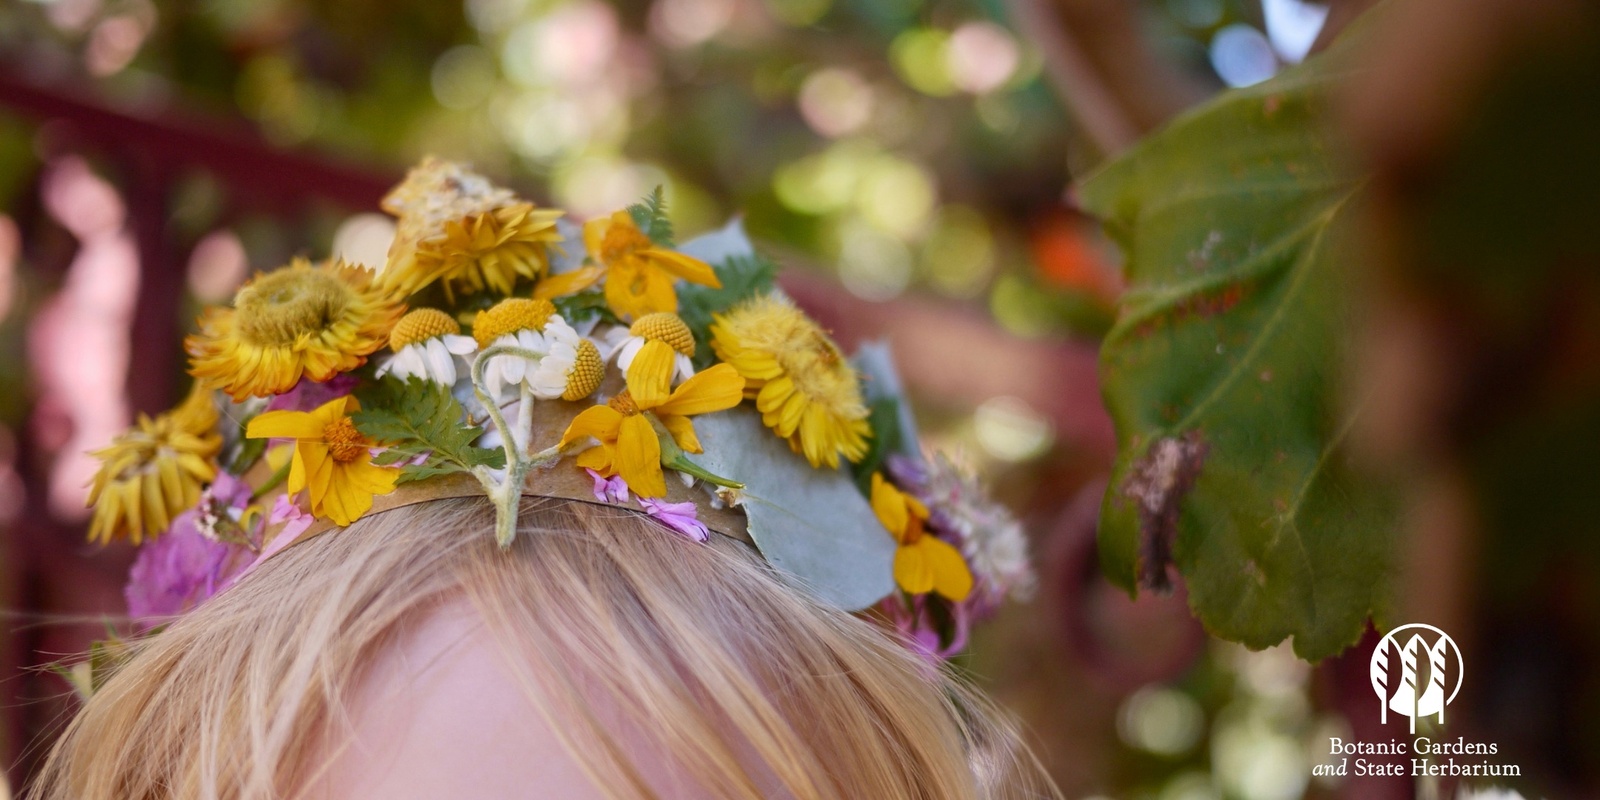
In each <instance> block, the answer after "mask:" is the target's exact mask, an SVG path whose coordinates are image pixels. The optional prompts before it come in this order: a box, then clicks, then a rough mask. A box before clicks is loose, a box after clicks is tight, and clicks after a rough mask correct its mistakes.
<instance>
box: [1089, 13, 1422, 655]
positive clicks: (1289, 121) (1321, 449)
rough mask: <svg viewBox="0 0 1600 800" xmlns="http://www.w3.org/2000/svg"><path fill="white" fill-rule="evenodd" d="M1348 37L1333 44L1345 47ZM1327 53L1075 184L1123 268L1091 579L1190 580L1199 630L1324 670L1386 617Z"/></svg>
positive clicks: (1392, 514) (1383, 553) (1383, 498)
mask: <svg viewBox="0 0 1600 800" xmlns="http://www.w3.org/2000/svg"><path fill="white" fill-rule="evenodd" d="M1349 38H1350V37H1349V35H1348V34H1347V35H1346V37H1345V39H1346V40H1348V39H1349ZM1346 40H1341V43H1340V45H1339V46H1336V47H1335V48H1334V49H1332V50H1330V51H1329V52H1328V53H1326V54H1324V55H1322V56H1320V57H1317V58H1314V59H1312V60H1310V61H1307V62H1306V63H1305V64H1304V65H1302V66H1301V67H1299V68H1296V69H1293V70H1290V71H1287V72H1285V73H1283V74H1282V75H1280V76H1279V77H1277V78H1274V79H1272V80H1270V81H1267V82H1265V83H1262V84H1258V85H1256V86H1254V87H1251V88H1248V89H1242V90H1236V91H1231V92H1227V93H1224V94H1223V95H1221V96H1219V97H1218V98H1216V99H1215V100H1213V101H1212V102H1210V103H1207V104H1206V105H1204V106H1202V107H1200V108H1198V109H1196V110H1194V111H1193V112H1191V113H1189V114H1187V115H1185V116H1183V117H1181V118H1179V119H1178V120H1176V121H1175V122H1173V123H1172V124H1171V125H1170V126H1169V127H1167V128H1166V129H1165V130H1163V131H1161V132H1159V133H1157V134H1155V135H1153V136H1152V137H1150V138H1148V139H1147V140H1145V141H1144V142H1142V143H1141V144H1140V145H1138V146H1137V147H1135V148H1134V149H1133V150H1132V151H1131V152H1129V153H1128V154H1126V155H1125V156H1123V157H1122V158H1120V159H1119V160H1117V161H1116V162H1114V163H1112V164H1110V165H1109V166H1107V167H1106V168H1104V169H1103V170H1102V171H1101V172H1099V173H1098V174H1097V175H1094V176H1091V177H1090V178H1089V180H1088V181H1087V182H1086V183H1085V184H1084V185H1083V186H1082V189H1081V197H1082V200H1083V203H1084V205H1085V207H1086V208H1087V209H1089V210H1090V211H1091V212H1093V213H1095V214H1097V215H1098V216H1100V217H1101V218H1102V219H1103V220H1104V222H1105V226H1106V230H1107V231H1108V232H1109V233H1110V234H1111V235H1112V236H1113V237H1114V238H1115V239H1116V240H1117V242H1118V244H1119V245H1121V247H1122V249H1123V251H1124V253H1125V254H1126V256H1127V264H1126V273H1127V277H1128V283H1129V288H1128V290H1127V293H1126V294H1125V295H1124V297H1123V298H1122V300H1121V308H1120V310H1119V314H1118V317H1117V322H1116V325H1115V326H1114V327H1113V328H1112V330H1111V331H1110V332H1109V333H1108V334H1107V336H1106V338H1105V341H1104V344H1103V347H1102V350H1101V373H1102V375H1103V391H1104V393H1105V400H1106V405H1107V407H1108V409H1109V410H1110V412H1111V415H1112V418H1113V420H1114V421H1115V423H1116V429H1117V439H1118V445H1119V453H1118V457H1117V461H1116V466H1115V468H1114V472H1113V475H1112V479H1111V482H1110V485H1109V489H1108V491H1107V494H1106V498H1105V501H1104V505H1103V507H1102V511H1101V523H1100V550H1101V558H1102V565H1103V567H1104V569H1105V570H1106V572H1107V574H1108V575H1109V576H1110V577H1111V578H1112V579H1113V580H1114V581H1115V582H1117V583H1119V584H1121V585H1122V586H1124V587H1126V588H1128V589H1129V590H1130V591H1133V592H1137V591H1138V590H1140V589H1154V590H1164V589H1166V588H1168V587H1169V580H1170V579H1169V573H1168V570H1169V568H1170V567H1175V568H1176V570H1177V571H1178V573H1180V574H1181V575H1182V576H1183V579H1184V582H1185V584H1186V586H1187V590H1188V593H1189V602H1190V605H1191V606H1192V608H1193V610H1194V611H1195V613H1196V614H1197V615H1198V616H1199V618H1200V620H1201V622H1202V623H1204V625H1205V626H1206V628H1207V630H1209V631H1211V632H1212V633H1213V634H1215V635H1217V636H1220V637H1222V638H1225V639H1231V640H1234V641H1238V642H1242V643H1244V644H1246V645H1248V646H1250V647H1255V648H1260V647H1267V646H1270V645H1273V644H1276V643H1278V642H1280V641H1282V640H1284V639H1285V638H1286V637H1293V638H1294V647H1295V651H1296V652H1297V653H1298V654H1299V655H1301V656H1302V657H1304V658H1308V659H1318V658H1322V657H1325V656H1330V655H1333V654H1335V653H1338V652H1339V651H1340V650H1342V649H1343V648H1345V647H1347V646H1349V645H1351V644H1353V643H1355V641H1356V640H1357V639H1358V638H1359V637H1360V636H1361V633H1362V631H1363V630H1364V627H1365V624H1366V620H1367V619H1368V617H1369V615H1373V614H1378V615H1380V616H1381V613H1382V611H1383V607H1384V604H1385V598H1386V591H1387V581H1388V578H1389V575H1390V570H1391V560H1390V553H1389V550H1390V544H1391V538H1392V536H1393V531H1394V529H1395V526H1396V511H1395V504H1394V503H1393V501H1392V498H1391V497H1390V496H1389V494H1388V492H1387V491H1386V490H1385V489H1383V488H1382V487H1380V486H1377V485H1375V484H1374V483H1373V482H1371V481H1369V480H1368V479H1366V478H1364V477H1363V476H1361V475H1360V474H1358V473H1357V472H1356V471H1354V470H1353V469H1351V468H1350V467H1349V465H1348V464H1347V458H1346V454H1345V452H1344V449H1343V443H1344V439H1345V436H1346V434H1347V433H1348V432H1349V430H1350V429H1351V426H1352V423H1353V421H1354V418H1355V415H1356V413H1357V412H1358V410H1359V402H1356V403H1348V402H1345V401H1346V400H1347V399H1348V398H1345V397H1343V396H1342V392H1341V386H1340V381H1339V375H1340V371H1341V368H1342V366H1343V361H1344V360H1345V358H1346V353H1347V350H1348V348H1349V345H1350V342H1349V331H1351V330H1353V329H1354V323H1355V320H1354V319H1353V311H1352V305H1351V303H1350V299H1351V292H1352V287H1351V285H1350V283H1351V280H1350V279H1351V273H1352V272H1353V269H1352V267H1353V261H1352V259H1353V258H1354V257H1355V256H1353V255H1352V253H1351V251H1350V250H1349V249H1348V248H1346V247H1345V246H1344V242H1345V241H1346V239H1345V237H1344V235H1343V234H1344V232H1345V228H1346V224H1347V223H1348V222H1349V220H1350V219H1351V217H1352V216H1353V211H1354V210H1355V209H1356V208H1357V207H1358V206H1359V203H1360V199H1361V187H1362V181H1361V179H1360V175H1359V174H1358V173H1357V172H1356V171H1355V170H1354V169H1353V168H1351V167H1350V166H1349V165H1348V164H1346V163H1345V162H1343V161H1342V160H1341V159H1340V158H1339V157H1338V156H1337V150H1338V148H1337V146H1336V143H1335V142H1333V141H1330V139H1329V137H1328V136H1327V134H1326V133H1325V132H1324V121H1325V118H1326V117H1327V114H1328V109H1329V105H1330V102H1331V98H1332V94H1333V93H1334V91H1335V90H1336V89H1337V88H1338V86H1339V85H1340V84H1341V82H1342V80H1343V79H1344V78H1345V77H1346V76H1347V75H1348V74H1349V70H1348V67H1347V66H1346V65H1347V63H1348V59H1349V51H1350V50H1351V49H1352V48H1353V47H1355V46H1356V45H1355V44H1353V43H1351V42H1350V41H1346Z"/></svg>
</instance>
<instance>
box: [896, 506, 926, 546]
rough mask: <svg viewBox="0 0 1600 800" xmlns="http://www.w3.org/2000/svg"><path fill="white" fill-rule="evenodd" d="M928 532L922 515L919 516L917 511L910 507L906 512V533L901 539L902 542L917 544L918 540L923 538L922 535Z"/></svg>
mask: <svg viewBox="0 0 1600 800" xmlns="http://www.w3.org/2000/svg"><path fill="white" fill-rule="evenodd" d="M927 532H928V529H927V528H926V527H924V525H923V519H922V517H919V516H917V515H916V513H914V512H911V511H910V510H909V509H908V510H907V514H906V530H905V533H904V538H902V539H901V540H900V543H901V544H916V543H917V542H918V540H920V539H921V538H922V535H923V534H924V533H927Z"/></svg>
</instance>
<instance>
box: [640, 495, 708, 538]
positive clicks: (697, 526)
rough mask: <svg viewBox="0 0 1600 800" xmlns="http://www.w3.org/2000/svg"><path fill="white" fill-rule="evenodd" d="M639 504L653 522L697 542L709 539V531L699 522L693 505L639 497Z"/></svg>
mask: <svg viewBox="0 0 1600 800" xmlns="http://www.w3.org/2000/svg"><path fill="white" fill-rule="evenodd" d="M639 504H640V505H642V506H644V511H645V513H646V514H649V515H650V516H651V518H653V519H655V521H657V522H659V523H661V524H662V525H665V526H667V527H668V528H670V529H672V530H673V531H676V532H677V533H680V534H683V535H684V536H685V537H687V538H690V539H693V540H695V541H697V542H703V541H705V540H706V539H709V538H711V530H710V529H709V528H707V527H706V526H705V523H703V522H701V521H700V519H699V517H698V512H697V511H696V510H695V507H694V503H666V502H662V501H661V500H657V499H656V498H654V497H641V498H639Z"/></svg>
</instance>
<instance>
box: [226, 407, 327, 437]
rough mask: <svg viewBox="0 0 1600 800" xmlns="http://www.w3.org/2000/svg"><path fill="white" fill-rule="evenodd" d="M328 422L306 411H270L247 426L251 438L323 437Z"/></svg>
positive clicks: (252, 420)
mask: <svg viewBox="0 0 1600 800" xmlns="http://www.w3.org/2000/svg"><path fill="white" fill-rule="evenodd" d="M327 426H328V424H327V423H326V422H324V421H322V420H320V419H318V418H317V417H315V416H313V415H311V414H307V413H305V412H304V411H268V412H266V413H263V414H257V415H256V416H255V417H254V418H252V419H251V420H250V424H249V425H247V426H245V429H244V435H245V436H246V437H247V438H250V439H296V440H299V439H321V438H322V431H323V429H324V428H326V427H327Z"/></svg>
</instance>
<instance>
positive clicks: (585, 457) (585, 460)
mask: <svg viewBox="0 0 1600 800" xmlns="http://www.w3.org/2000/svg"><path fill="white" fill-rule="evenodd" d="M611 454H612V448H611V446H610V445H600V446H599V447H591V448H589V449H588V450H585V451H583V452H581V453H579V454H578V466H580V467H583V468H585V469H592V470H594V471H595V472H598V473H600V474H601V475H604V476H606V477H608V478H609V477H611V476H612V475H615V474H617V471H616V469H615V468H614V466H613V464H612V463H611V462H612V459H611Z"/></svg>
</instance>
